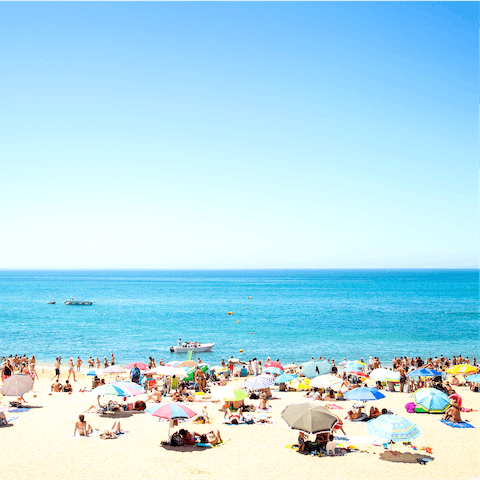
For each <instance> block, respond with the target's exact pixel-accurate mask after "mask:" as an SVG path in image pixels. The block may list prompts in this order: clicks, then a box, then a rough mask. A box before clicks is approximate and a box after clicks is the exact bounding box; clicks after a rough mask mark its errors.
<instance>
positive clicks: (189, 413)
mask: <svg viewBox="0 0 480 480" xmlns="http://www.w3.org/2000/svg"><path fill="white" fill-rule="evenodd" d="M145 411H146V412H148V413H150V415H153V416H154V417H159V418H160V419H162V418H163V419H165V420H180V419H186V420H188V419H189V418H192V417H193V416H195V415H196V413H195V412H194V411H193V410H191V409H190V408H188V407H186V406H185V405H182V404H181V403H176V402H171V403H166V404H163V405H160V406H158V405H152V406H151V407H148V408H147V409H146V410H145ZM168 438H170V422H169V423H168Z"/></svg>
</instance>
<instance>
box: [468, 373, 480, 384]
mask: <svg viewBox="0 0 480 480" xmlns="http://www.w3.org/2000/svg"><path fill="white" fill-rule="evenodd" d="M465 381H466V382H473V383H480V374H478V373H477V374H476V375H469V376H468V377H465Z"/></svg>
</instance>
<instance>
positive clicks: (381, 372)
mask: <svg viewBox="0 0 480 480" xmlns="http://www.w3.org/2000/svg"><path fill="white" fill-rule="evenodd" d="M370 378H373V379H374V380H378V381H379V382H398V381H399V380H400V372H393V371H392V370H388V368H376V369H375V370H373V371H372V373H370Z"/></svg>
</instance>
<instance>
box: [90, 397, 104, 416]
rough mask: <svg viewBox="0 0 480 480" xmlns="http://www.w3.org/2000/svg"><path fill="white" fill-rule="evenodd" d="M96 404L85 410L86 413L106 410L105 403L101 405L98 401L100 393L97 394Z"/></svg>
mask: <svg viewBox="0 0 480 480" xmlns="http://www.w3.org/2000/svg"><path fill="white" fill-rule="evenodd" d="M97 402H98V406H97V405H92V406H91V407H89V408H87V409H86V410H85V412H86V413H90V412H95V413H105V412H106V411H107V405H102V404H101V403H100V395H98V396H97Z"/></svg>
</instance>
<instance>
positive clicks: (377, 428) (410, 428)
mask: <svg viewBox="0 0 480 480" xmlns="http://www.w3.org/2000/svg"><path fill="white" fill-rule="evenodd" d="M365 427H366V428H367V431H368V433H370V435H373V436H374V437H380V438H383V439H384V440H387V441H391V442H404V441H407V440H413V439H415V438H417V437H418V436H419V435H420V434H421V433H422V432H421V430H420V429H419V428H418V427H417V426H416V425H415V424H414V423H412V422H411V421H410V420H408V419H406V418H404V417H399V416H398V415H387V414H385V415H380V416H379V417H377V418H373V419H372V420H369V421H368V422H367V423H366V424H365Z"/></svg>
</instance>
